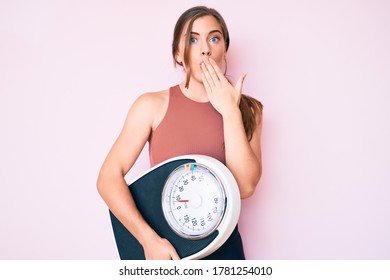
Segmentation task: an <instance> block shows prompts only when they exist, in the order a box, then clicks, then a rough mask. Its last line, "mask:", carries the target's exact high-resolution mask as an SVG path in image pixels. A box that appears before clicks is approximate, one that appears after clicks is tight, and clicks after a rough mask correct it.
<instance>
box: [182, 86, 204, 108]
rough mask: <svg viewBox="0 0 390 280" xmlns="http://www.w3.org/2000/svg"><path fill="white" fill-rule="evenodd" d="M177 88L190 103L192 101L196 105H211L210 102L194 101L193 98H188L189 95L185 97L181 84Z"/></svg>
mask: <svg viewBox="0 0 390 280" xmlns="http://www.w3.org/2000/svg"><path fill="white" fill-rule="evenodd" d="M176 87H177V89H178V91H179V92H180V94H181V95H182V96H183V97H184V98H185V99H187V100H189V101H191V102H194V103H196V104H210V101H204V102H201V101H196V100H194V99H192V98H189V97H188V96H187V95H185V94H184V92H183V91H182V90H181V88H180V84H178V85H177V86H176Z"/></svg>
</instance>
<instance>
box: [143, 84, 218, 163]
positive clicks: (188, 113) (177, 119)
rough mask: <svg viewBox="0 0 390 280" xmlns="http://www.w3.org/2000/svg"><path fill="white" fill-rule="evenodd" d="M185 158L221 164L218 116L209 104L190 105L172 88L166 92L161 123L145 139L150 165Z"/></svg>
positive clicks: (195, 103) (189, 100)
mask: <svg viewBox="0 0 390 280" xmlns="http://www.w3.org/2000/svg"><path fill="white" fill-rule="evenodd" d="M188 154H201V155H207V156H211V157H214V158H216V159H218V160H219V161H221V162H222V163H224V164H225V148H224V137H223V122H222V116H221V114H219V113H218V112H217V111H216V110H215V109H214V107H213V106H212V105H211V103H210V102H205V103H202V102H196V101H193V100H191V99H189V98H188V97H186V96H185V95H184V94H183V93H182V91H181V89H180V87H179V85H176V86H174V87H171V88H170V89H169V103H168V109H167V112H166V113H165V116H164V118H163V120H162V121H161V123H160V124H159V126H158V127H157V128H156V129H155V130H154V131H153V132H152V133H151V135H150V137H149V157H150V165H151V167H153V166H155V165H156V164H159V163H161V162H162V161H164V160H167V159H170V158H172V157H175V156H181V155H188Z"/></svg>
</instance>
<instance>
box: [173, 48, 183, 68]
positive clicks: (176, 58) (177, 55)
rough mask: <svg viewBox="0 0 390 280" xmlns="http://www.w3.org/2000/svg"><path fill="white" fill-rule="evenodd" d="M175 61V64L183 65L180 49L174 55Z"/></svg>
mask: <svg viewBox="0 0 390 280" xmlns="http://www.w3.org/2000/svg"><path fill="white" fill-rule="evenodd" d="M175 61H176V63H177V64H179V65H181V66H183V61H184V59H183V57H182V55H181V53H180V51H179V52H178V53H177V54H176V55H175Z"/></svg>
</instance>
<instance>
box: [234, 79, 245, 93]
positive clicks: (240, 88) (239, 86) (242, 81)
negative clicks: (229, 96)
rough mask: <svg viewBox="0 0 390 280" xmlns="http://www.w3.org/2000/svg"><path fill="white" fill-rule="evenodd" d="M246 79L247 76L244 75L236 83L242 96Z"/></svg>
mask: <svg viewBox="0 0 390 280" xmlns="http://www.w3.org/2000/svg"><path fill="white" fill-rule="evenodd" d="M245 78H246V74H244V75H241V76H240V77H239V78H238V81H237V83H236V86H235V87H234V88H235V89H236V90H237V91H238V92H239V93H240V94H241V93H242V86H243V84H244V80H245Z"/></svg>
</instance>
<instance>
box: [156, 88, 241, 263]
mask: <svg viewBox="0 0 390 280" xmlns="http://www.w3.org/2000/svg"><path fill="white" fill-rule="evenodd" d="M188 154H201V155H207V156H211V157H214V158H216V159H218V160H219V161H221V162H222V163H223V164H226V160H225V145H224V135H223V120H222V116H221V114H219V113H218V112H217V111H216V110H215V109H214V107H213V106H212V105H211V103H210V102H204V103H202V102H196V101H194V100H192V99H189V98H188V97H186V96H185V95H184V94H183V92H182V91H181V89H180V87H179V85H176V86H174V87H171V88H170V89H169V101H168V108H167V111H166V113H165V116H164V118H163V120H162V121H161V123H160V124H159V125H158V127H157V128H156V129H155V130H154V131H152V133H151V134H150V137H149V158H150V165H151V167H153V166H155V165H157V164H159V163H161V162H163V161H165V160H167V159H170V158H172V157H175V156H181V155H188ZM203 259H204V260H244V259H245V253H244V248H243V244H242V240H241V235H240V232H239V230H238V227H237V226H236V227H235V229H234V231H233V233H232V234H231V235H230V237H229V238H228V240H227V241H226V242H225V243H224V244H223V245H222V246H221V247H220V248H219V249H218V250H217V251H215V252H214V253H212V254H211V255H209V256H207V257H205V258H203Z"/></svg>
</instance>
